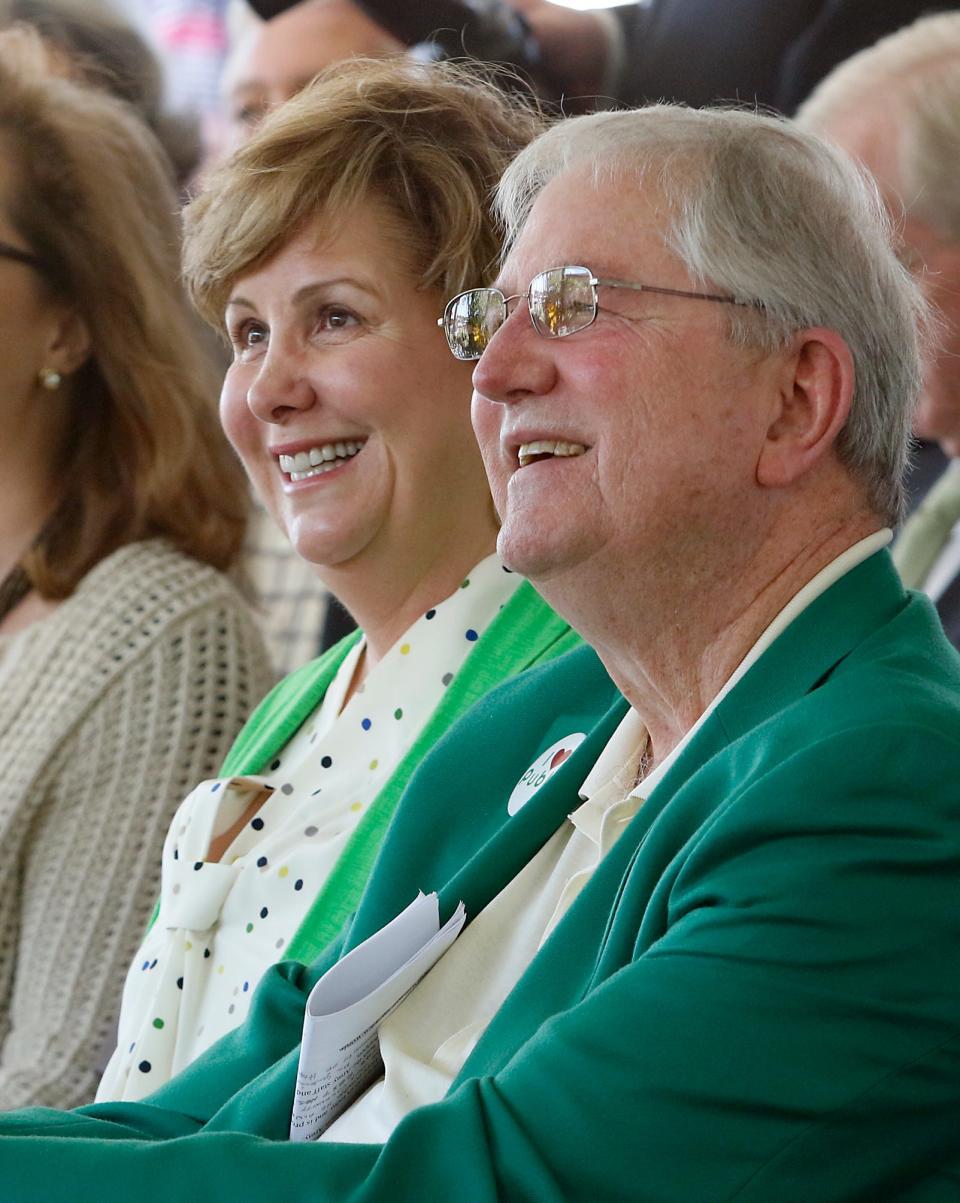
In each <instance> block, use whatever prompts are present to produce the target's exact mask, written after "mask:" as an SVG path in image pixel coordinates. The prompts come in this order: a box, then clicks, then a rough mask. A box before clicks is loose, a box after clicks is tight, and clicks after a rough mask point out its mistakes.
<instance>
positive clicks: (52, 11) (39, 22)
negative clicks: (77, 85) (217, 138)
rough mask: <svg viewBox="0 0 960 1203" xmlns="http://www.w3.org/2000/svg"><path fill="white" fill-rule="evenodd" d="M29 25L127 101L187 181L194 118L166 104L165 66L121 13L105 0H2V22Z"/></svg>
mask: <svg viewBox="0 0 960 1203" xmlns="http://www.w3.org/2000/svg"><path fill="white" fill-rule="evenodd" d="M12 25H27V26H30V27H31V28H32V29H35V30H36V31H37V33H39V34H40V36H41V37H42V38H43V40H44V42H46V44H47V45H48V46H49V47H50V48H51V49H52V50H54V51H55V52H57V53H58V54H59V55H62V56H63V57H64V59H65V60H66V61H67V63H68V64H69V65H70V68H71V69H72V71H73V72H74V73H75V74H76V75H77V76H78V77H79V78H81V79H83V80H86V81H87V82H88V83H90V84H92V85H93V86H94V87H96V88H101V89H103V91H105V92H110V93H111V94H112V95H113V96H116V97H118V98H119V99H120V100H124V101H126V103H127V104H129V105H130V106H131V107H132V108H133V109H135V110H136V113H137V115H138V116H139V117H140V118H141V120H142V121H144V122H145V123H146V125H147V126H148V127H149V128H150V129H151V130H152V131H153V133H154V134H155V135H156V138H157V140H158V142H159V143H160V145H161V146H162V147H163V149H164V151H165V152H166V154H167V157H168V159H169V160H170V164H171V167H172V169H173V173H174V177H175V179H176V181H177V183H178V184H183V183H184V182H185V181H186V180H188V179H189V178H190V176H191V175H192V174H193V172H194V171H195V169H196V167H197V164H198V163H199V161H200V135H199V125H198V123H197V121H196V120H194V119H193V118H191V117H188V116H186V115H173V114H170V113H167V112H166V111H165V109H164V100H163V68H162V67H161V65H160V62H159V60H158V59H157V57H156V55H155V54H154V53H153V51H152V50H151V49H150V47H149V45H148V44H147V42H146V41H145V40H144V38H143V37H142V36H141V35H140V33H139V31H138V30H137V29H135V28H134V27H133V26H132V25H131V24H130V23H129V22H128V21H127V20H126V19H125V18H124V17H123V15H122V14H120V13H118V12H116V11H115V10H114V9H112V8H110V7H108V6H107V5H106V4H104V3H103V2H102V0H0V28H9V27H10V26H12Z"/></svg>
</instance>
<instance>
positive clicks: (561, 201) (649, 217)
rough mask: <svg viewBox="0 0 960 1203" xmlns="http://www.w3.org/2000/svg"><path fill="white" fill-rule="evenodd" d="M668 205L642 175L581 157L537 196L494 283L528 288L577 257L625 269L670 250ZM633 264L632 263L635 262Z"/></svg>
mask: <svg viewBox="0 0 960 1203" xmlns="http://www.w3.org/2000/svg"><path fill="white" fill-rule="evenodd" d="M669 224H670V212H669V209H668V207H667V205H666V202H665V200H664V198H663V196H662V194H661V193H660V191H659V190H658V189H657V188H656V187H655V186H654V185H652V184H651V183H649V182H648V181H645V180H644V179H642V178H639V177H638V176H637V175H630V174H627V173H625V172H620V173H612V172H610V171H599V172H598V171H597V170H596V166H595V165H594V164H592V163H589V162H588V163H579V164H577V165H576V166H574V167H570V168H568V169H567V170H565V171H563V172H561V173H559V174H558V175H556V176H554V177H553V179H551V180H550V181H549V183H547V184H546V185H545V186H544V188H543V189H542V190H541V191H540V193H539V194H538V195H537V198H536V200H535V201H534V203H533V205H532V207H531V209H530V212H529V213H528V215H527V217H526V220H525V221H524V222H523V225H522V226H521V227H520V229H519V231H518V232H517V235H516V237H515V239H514V240H513V243H512V245H511V247H510V249H509V251H508V253H507V255H506V256H505V258H504V261H503V263H502V265H501V268H500V271H499V272H498V274H497V280H496V287H498V288H502V289H503V290H504V291H513V292H522V291H523V290H524V289H525V288H526V286H527V283H528V282H529V280H530V278H531V277H532V276H534V275H536V274H537V272H541V271H544V270H546V269H547V268H551V267H559V266H562V265H565V264H577V265H580V266H583V267H589V268H590V269H591V271H594V272H597V273H598V274H601V275H617V276H622V275H623V274H624V272H626V271H629V270H635V261H636V259H637V257H638V256H639V257H641V258H642V259H643V260H644V261H645V262H648V261H649V259H650V257H651V256H656V257H657V258H659V257H662V256H664V255H667V254H668V251H667V249H666V241H667V234H668V228H669ZM631 264H633V265H634V266H633V268H631Z"/></svg>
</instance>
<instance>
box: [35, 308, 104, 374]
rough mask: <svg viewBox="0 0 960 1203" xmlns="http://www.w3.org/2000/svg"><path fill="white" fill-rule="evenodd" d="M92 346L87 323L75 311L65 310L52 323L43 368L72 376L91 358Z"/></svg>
mask: <svg viewBox="0 0 960 1203" xmlns="http://www.w3.org/2000/svg"><path fill="white" fill-rule="evenodd" d="M91 344H92V340H91V338H90V329H89V327H88V326H87V323H86V321H85V320H84V319H83V318H82V317H81V316H80V314H79V313H78V312H77V311H76V310H75V309H73V308H70V309H64V310H62V311H61V312H60V313H59V314H58V315H57V317H56V318H55V319H54V321H53V322H52V323H51V327H50V337H49V339H48V341H47V350H46V356H45V358H44V362H43V367H44V368H52V369H53V370H54V371H56V372H59V373H60V375H61V376H70V375H72V374H73V373H74V372H76V371H79V369H80V368H82V367H83V365H84V364H85V363H86V362H87V360H88V359H89V358H90V354H91V352H92V350H93V348H92V345H91Z"/></svg>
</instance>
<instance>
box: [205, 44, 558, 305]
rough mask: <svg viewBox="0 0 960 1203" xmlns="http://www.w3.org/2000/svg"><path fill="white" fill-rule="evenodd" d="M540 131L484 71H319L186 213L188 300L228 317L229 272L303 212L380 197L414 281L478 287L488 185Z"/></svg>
mask: <svg viewBox="0 0 960 1203" xmlns="http://www.w3.org/2000/svg"><path fill="white" fill-rule="evenodd" d="M542 128H543V119H542V117H541V115H540V114H539V112H538V111H537V110H536V108H535V107H534V105H533V103H532V102H528V101H524V100H520V99H517V98H516V97H513V96H507V95H505V94H504V93H503V92H501V91H500V90H499V89H497V88H496V87H494V86H493V85H492V84H491V83H489V82H488V81H487V80H486V79H485V78H483V77H482V76H481V74H480V73H479V70H478V69H468V68H466V67H464V66H462V65H457V64H443V65H430V66H425V65H423V64H418V63H413V62H410V61H409V60H403V59H393V60H390V59H388V60H374V59H353V60H350V61H348V62H346V63H342V64H338V65H337V66H335V67H332V68H330V69H329V70H328V71H325V72H324V73H323V74H322V75H320V76H319V77H318V78H317V79H316V80H315V81H314V82H313V83H312V84H310V85H309V86H308V87H307V88H306V89H305V90H304V91H303V92H301V93H300V95H299V96H296V97H295V98H294V99H293V100H290V101H288V102H287V103H286V104H284V105H282V106H281V107H280V108H279V109H278V110H277V111H276V112H275V113H273V114H272V115H271V116H270V117H268V118H267V120H266V121H264V123H263V125H262V126H261V127H260V128H259V129H258V130H257V132H256V134H254V136H253V138H252V139H251V140H250V141H249V142H248V143H247V144H246V145H245V146H243V147H241V148H240V150H238V151H237V152H236V153H235V154H234V156H233V157H232V158H231V159H230V160H229V161H228V162H227V163H225V164H224V165H223V166H222V167H221V168H220V169H219V170H217V171H216V172H215V173H214V174H213V175H212V176H211V177H210V178H209V180H208V181H207V185H206V188H205V190H204V192H203V194H202V195H201V196H199V197H198V198H197V199H196V200H195V201H194V202H193V203H192V204H191V205H189V206H188V207H187V210H186V214H185V222H186V238H185V248H184V275H185V278H186V281H187V285H188V288H189V290H190V293H191V296H192V297H193V300H194V303H195V304H196V306H197V308H198V309H199V310H200V312H201V313H202V314H203V315H204V317H205V318H206V319H207V321H209V322H210V323H211V325H214V326H220V325H222V321H223V311H224V306H225V303H226V300H227V297H228V294H229V290H230V288H231V286H232V284H233V282H234V281H235V280H236V279H237V278H238V277H239V276H241V275H243V274H245V273H247V272H249V271H251V270H254V269H255V268H256V267H257V266H259V265H260V264H261V263H263V262H265V261H266V260H268V259H269V258H271V257H272V256H273V255H274V254H275V253H276V252H277V251H278V250H279V249H280V248H281V247H282V246H283V245H284V244H285V243H286V242H288V241H289V239H290V237H291V235H292V234H293V233H294V232H295V231H297V230H298V229H299V228H300V227H301V226H302V225H303V224H304V223H305V222H307V221H309V220H312V219H315V218H318V217H321V216H322V217H323V218H324V219H325V220H328V221H336V220H337V219H339V218H342V217H344V216H346V215H348V214H349V213H350V211H351V210H352V209H353V208H355V206H356V205H357V204H359V203H362V202H363V201H366V200H376V201H377V202H378V203H381V204H384V205H386V206H387V208H388V209H389V210H390V211H391V213H392V214H393V215H394V216H395V217H396V218H397V219H399V222H400V229H401V230H402V232H403V236H404V240H405V245H404V248H403V250H404V252H405V253H406V254H407V255H408V256H409V258H410V261H411V263H412V265H413V268H414V272H415V274H416V278H417V281H418V283H419V285H420V287H422V288H425V289H434V288H435V289H437V290H439V291H442V292H444V293H446V294H452V293H455V292H458V291H460V290H461V289H462V288H464V287H465V286H466V285H467V284H477V283H481V282H482V281H483V280H484V279H485V278H486V276H487V275H488V273H489V272H490V271H491V270H495V265H496V262H497V259H498V256H499V251H500V236H499V233H498V231H497V229H496V226H495V224H494V220H493V217H492V216H491V197H492V192H493V188H494V186H495V184H496V182H497V180H498V178H499V177H500V174H501V172H502V171H503V169H504V167H505V166H506V165H507V163H508V162H509V161H510V159H512V158H513V156H514V155H515V154H516V153H517V152H518V151H519V150H520V149H521V148H522V147H523V146H525V145H526V144H527V143H528V142H529V141H530V139H531V138H532V137H534V135H535V134H537V133H538V132H539V131H540V130H541V129H542Z"/></svg>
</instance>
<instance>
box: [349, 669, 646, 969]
mask: <svg viewBox="0 0 960 1203" xmlns="http://www.w3.org/2000/svg"><path fill="white" fill-rule="evenodd" d="M547 679H549V681H550V686H551V688H550V689H549V690H544V688H543V685H542V684H541V682H542V681H544V680H547ZM545 695H547V696H545ZM626 708H627V703H626V702H625V701H624V700H623V698H622V697H621V695H620V694H619V692H618V691H617V689H616V687H615V686H614V685H613V683H612V682H611V681H610V679H609V677H608V676H607V675H606V672H605V671H604V669H603V666H602V665H601V664H600V661H599V660H598V659H597V657H596V655H595V654H594V652H593V651H592V650H591V649H589V648H586V647H581V648H580V649H578V650H575V651H573V652H571V653H570V654H568V655H566V656H563V657H562V658H560V659H557V660H555V661H553V662H552V663H551V664H549V665H546V666H543V667H542V668H538V669H534V670H532V671H531V672H529V673H526V674H524V676H523V677H519V678H515V679H514V680H512V681H510V682H508V683H507V684H506V685H505V686H503V687H502V688H501V689H498V690H495V691H494V692H493V693H491V694H489V695H487V697H485V698H484V699H483V700H482V701H481V702H479V703H478V704H477V705H476V706H475V707H474V708H473V709H472V710H471V712H470V714H468V715H467V716H466V717H465V718H464V719H463V720H462V721H461V722H460V723H459V724H457V726H456V727H455V728H454V729H453V730H451V732H449V733H448V735H446V736H445V737H444V739H443V740H441V741H440V743H438V745H437V746H436V748H435V749H434V751H433V753H432V754H431V755H430V756H429V757H427V759H426V760H425V761H424V763H423V765H422V766H421V768H420V769H419V771H418V772H417V773H416V774H415V775H414V777H413V779H412V781H411V784H410V787H409V789H408V790H407V792H406V794H405V795H404V798H403V801H402V802H401V804H400V807H399V809H398V810H397V813H396V816H395V818H394V822H393V825H392V826H391V828H390V831H389V832H388V834H387V837H386V839H385V841H384V843H383V847H382V848H381V851H380V855H379V858H378V860H377V863H376V865H375V866H374V869H373V873H372V875H371V879H370V882H369V885H368V887H367V890H366V892H365V894H364V896H363V899H362V900H361V903H360V906H359V908H358V910H357V914H356V917H355V919H354V921H353V923H352V925H351V927H350V930H349V934H348V940H347V947H348V948H350V947H353V946H354V945H356V944H358V943H359V942H360V941H362V940H364V939H366V938H367V936H369V935H371V934H372V933H373V932H375V931H377V930H378V929H379V928H380V927H382V926H383V925H384V924H385V923H387V922H389V921H390V920H391V919H393V918H394V916H395V915H396V914H398V912H399V911H400V910H402V909H403V908H404V907H405V906H407V905H408V904H409V903H410V902H411V901H412V900H413V897H414V895H415V894H416V892H417V890H423V891H424V893H428V892H430V891H432V890H436V891H438V892H439V894H440V901H441V916H442V918H443V919H446V918H447V917H448V916H449V915H450V914H451V913H452V912H453V909H454V908H455V906H456V904H457V902H459V901H460V900H461V899H462V901H463V902H464V904H465V906H466V909H467V920H468V922H469V921H470V920H471V919H473V918H475V917H476V915H477V914H478V912H479V911H481V910H482V909H483V907H484V906H486V904H487V903H488V902H489V901H490V900H491V899H492V898H493V897H494V896H495V895H496V894H498V893H499V892H500V890H501V889H502V888H503V887H504V886H505V885H506V884H507V883H508V882H509V881H510V880H512V878H513V877H514V876H516V874H517V873H518V872H519V871H520V869H522V868H523V866H524V865H525V864H526V863H527V861H528V860H529V859H530V858H531V856H533V855H534V853H535V852H536V851H537V850H538V849H539V848H540V847H541V846H542V845H543V844H544V843H545V842H546V841H547V840H548V839H549V838H550V836H551V835H552V834H553V832H554V831H556V829H557V828H558V827H559V826H560V824H561V823H562V822H563V821H564V819H565V818H566V816H567V815H568V814H569V813H570V811H571V810H573V809H575V807H576V806H577V789H578V788H579V786H580V784H581V782H582V781H583V779H584V778H585V777H586V775H587V773H588V771H589V769H590V767H591V766H592V764H593V763H594V761H595V760H596V758H597V756H598V755H599V754H600V752H601V751H602V749H603V747H604V745H605V744H606V742H607V740H608V739H609V737H610V735H611V733H612V732H613V730H614V729H615V727H616V725H617V723H618V722H619V721H620V719H621V718H622V716H623V714H624V712H625V711H626ZM574 733H579V734H585V736H586V738H585V739H584V741H583V743H582V744H581V745H580V746H579V747H578V748H577V749H576V751H575V752H574V753H573V754H572V755H571V756H570V758H569V759H568V760H567V761H566V762H565V763H564V764H562V765H561V767H560V768H559V769H558V770H557V771H556V772H555V773H554V774H553V776H551V777H549V778H548V779H547V780H546V782H545V783H544V784H543V785H542V786H541V787H540V789H539V790H538V791H537V792H536V793H535V794H533V796H532V797H531V798H530V800H529V801H528V802H527V803H526V805H525V806H523V807H522V808H521V809H520V810H519V811H518V812H517V813H516V814H514V815H513V816H510V815H509V814H508V812H507V802H508V799H509V798H510V794H511V792H512V790H513V788H514V786H515V785H516V784H517V782H518V781H519V780H520V778H521V776H522V775H523V773H524V771H525V770H526V769H528V768H529V767H530V764H531V762H532V761H534V760H535V759H536V755H539V754H540V753H542V752H544V751H546V750H547V749H548V748H551V747H552V746H553V745H554V744H555V743H557V742H558V741H559V740H562V739H564V738H565V737H567V736H569V735H571V734H574ZM398 866H402V872H400V871H398Z"/></svg>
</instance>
